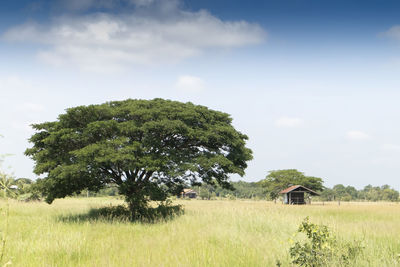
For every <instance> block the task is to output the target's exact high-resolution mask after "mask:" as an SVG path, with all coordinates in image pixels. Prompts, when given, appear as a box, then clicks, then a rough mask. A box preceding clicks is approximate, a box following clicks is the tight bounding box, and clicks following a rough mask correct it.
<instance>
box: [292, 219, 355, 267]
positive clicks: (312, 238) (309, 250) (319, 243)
mask: <svg viewBox="0 0 400 267" xmlns="http://www.w3.org/2000/svg"><path fill="white" fill-rule="evenodd" d="M298 232H300V233H305V234H306V237H307V239H306V240H305V241H304V242H300V241H297V242H296V243H295V244H294V245H293V246H292V247H291V248H290V250H289V253H290V257H291V259H292V263H294V264H296V265H298V266H306V267H317V266H332V265H333V266H351V262H352V261H353V260H354V259H355V258H356V256H357V255H358V254H359V253H361V251H362V246H361V244H360V242H352V243H339V242H338V241H337V239H336V237H335V236H334V235H333V234H332V233H331V232H330V231H329V229H328V227H327V226H325V225H317V224H313V223H311V222H310V221H309V218H308V217H306V218H305V219H304V221H303V222H302V223H301V225H300V227H299V229H298Z"/></svg>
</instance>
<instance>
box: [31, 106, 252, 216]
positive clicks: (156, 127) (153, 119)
mask: <svg viewBox="0 0 400 267" xmlns="http://www.w3.org/2000/svg"><path fill="white" fill-rule="evenodd" d="M231 122H232V119H231V118H230V116H229V115H228V114H226V113H222V112H218V111H214V110H210V109H208V108H206V107H203V106H196V105H193V104H192V103H180V102H176V101H168V100H163V99H154V100H132V99H128V100H125V101H115V102H108V103H105V104H101V105H90V106H80V107H75V108H70V109H68V110H67V112H66V113H65V114H62V115H60V116H59V117H58V120H57V121H54V122H46V123H41V124H35V125H33V128H34V129H35V130H36V131H37V132H36V133H35V134H34V135H33V136H32V137H31V138H30V141H31V142H32V143H33V147H32V148H30V149H27V150H26V152H25V154H26V155H28V156H30V157H31V158H32V159H33V160H34V161H35V163H36V164H35V168H34V172H35V173H36V174H38V175H39V174H45V175H46V178H44V179H43V180H41V181H40V186H39V187H40V188H41V191H42V193H43V194H44V196H45V197H46V201H47V202H48V203H51V202H52V201H53V200H54V199H55V198H63V197H65V196H70V195H73V194H75V193H80V192H81V191H82V190H90V191H94V192H98V191H99V190H100V189H102V188H104V187H105V186H107V185H108V184H115V185H117V186H118V189H119V193H120V194H122V195H124V196H125V197H126V201H127V202H128V204H129V207H130V209H131V212H132V213H138V214H140V213H144V212H145V209H146V208H148V202H149V201H164V200H165V199H166V197H167V195H168V194H175V195H178V194H179V193H180V192H181V191H182V189H183V187H184V185H185V184H186V183H190V184H192V185H195V184H200V182H205V183H213V182H214V181H216V182H217V184H219V185H220V186H222V187H225V188H229V187H230V183H229V180H228V177H229V174H235V173H236V174H239V175H243V174H244V170H245V168H246V167H247V164H246V161H248V160H250V159H251V158H252V155H251V150H250V149H248V148H246V147H245V141H246V140H247V136H246V135H244V134H241V133H240V132H238V131H236V130H235V129H234V128H233V126H232V124H231Z"/></svg>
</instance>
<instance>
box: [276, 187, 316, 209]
mask: <svg viewBox="0 0 400 267" xmlns="http://www.w3.org/2000/svg"><path fill="white" fill-rule="evenodd" d="M304 193H308V194H310V195H312V196H319V194H318V193H317V192H315V191H313V190H311V189H308V188H307V187H304V186H302V185H293V186H291V187H288V188H286V189H285V190H282V191H281V192H279V194H283V203H285V204H296V205H302V204H306V201H305V199H304ZM310 203H311V200H310Z"/></svg>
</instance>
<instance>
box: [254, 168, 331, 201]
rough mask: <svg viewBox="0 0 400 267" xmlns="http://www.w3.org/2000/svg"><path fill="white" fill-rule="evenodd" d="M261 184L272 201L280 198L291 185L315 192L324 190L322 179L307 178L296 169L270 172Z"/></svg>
mask: <svg viewBox="0 0 400 267" xmlns="http://www.w3.org/2000/svg"><path fill="white" fill-rule="evenodd" d="M260 183H261V185H262V186H263V187H264V188H266V191H267V193H268V194H269V195H270V197H271V198H272V199H276V198H278V196H279V192H280V191H281V190H283V189H285V188H287V187H289V186H291V185H302V186H305V187H307V188H309V189H311V190H314V191H321V190H322V189H323V188H324V187H323V185H322V184H323V181H322V179H321V178H318V177H313V176H305V175H304V173H302V172H299V171H298V170H296V169H288V170H275V171H270V172H269V174H268V175H267V177H266V178H265V179H264V180H262V181H260Z"/></svg>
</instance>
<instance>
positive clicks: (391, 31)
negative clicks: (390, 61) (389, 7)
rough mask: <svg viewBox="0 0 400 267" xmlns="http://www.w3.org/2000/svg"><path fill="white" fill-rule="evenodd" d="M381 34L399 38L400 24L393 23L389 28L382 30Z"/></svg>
mask: <svg viewBox="0 0 400 267" xmlns="http://www.w3.org/2000/svg"><path fill="white" fill-rule="evenodd" d="M382 35H383V36H386V37H390V38H393V39H396V40H400V25H395V26H393V27H391V28H390V29H389V30H387V31H385V32H383V33H382Z"/></svg>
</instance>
